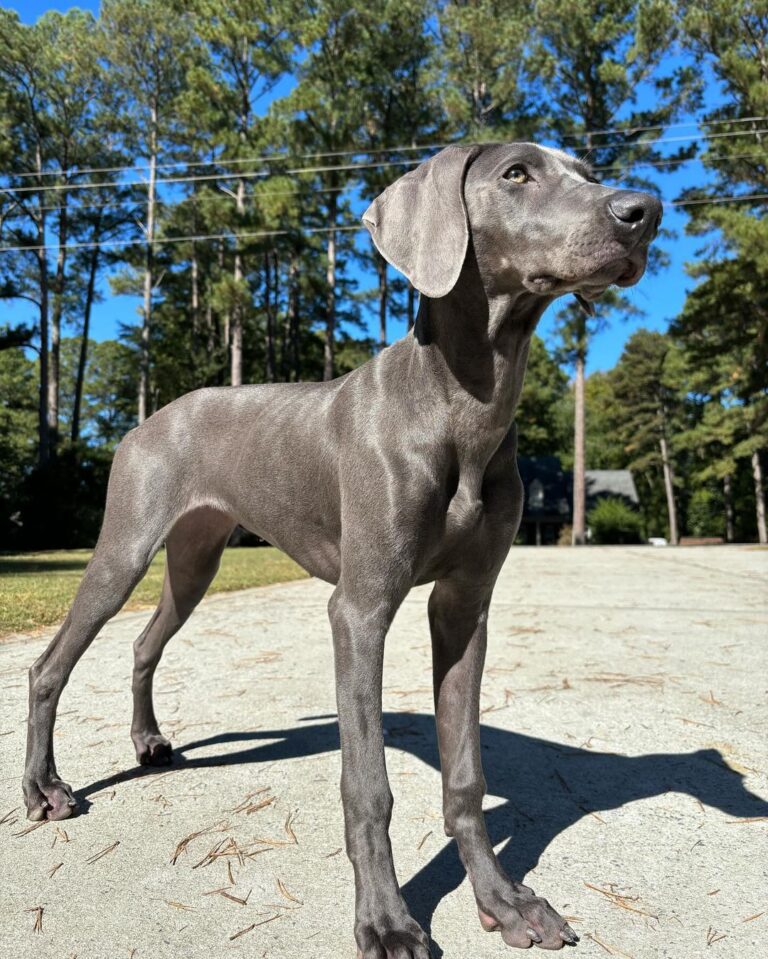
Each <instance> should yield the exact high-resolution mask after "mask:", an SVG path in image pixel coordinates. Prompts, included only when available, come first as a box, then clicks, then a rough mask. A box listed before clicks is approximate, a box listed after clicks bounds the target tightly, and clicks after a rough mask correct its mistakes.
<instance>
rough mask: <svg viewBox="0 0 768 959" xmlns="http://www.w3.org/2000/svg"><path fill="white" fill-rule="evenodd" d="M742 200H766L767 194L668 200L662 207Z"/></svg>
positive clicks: (737, 201)
mask: <svg viewBox="0 0 768 959" xmlns="http://www.w3.org/2000/svg"><path fill="white" fill-rule="evenodd" d="M744 200H750V201H757V200H768V193H741V194H739V195H738V196H721V197H699V198H697V199H695V200H670V201H668V202H667V203H665V204H664V206H699V205H710V204H712V203H742V202H743V201H744Z"/></svg>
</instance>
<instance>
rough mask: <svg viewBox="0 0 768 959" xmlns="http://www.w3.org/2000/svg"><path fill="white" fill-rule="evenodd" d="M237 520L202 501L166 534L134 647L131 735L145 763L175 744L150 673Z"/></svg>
mask: <svg viewBox="0 0 768 959" xmlns="http://www.w3.org/2000/svg"><path fill="white" fill-rule="evenodd" d="M234 525H235V524H234V521H233V520H232V518H231V517H230V516H228V515H227V514H226V513H223V512H221V511H220V510H217V509H213V508H212V507H201V508H199V509H195V510H192V511H191V512H189V513H186V514H185V515H184V516H182V517H181V518H180V519H179V520H178V522H177V523H176V525H175V526H174V527H173V529H172V530H171V532H170V533H169V535H168V539H167V540H166V544H165V549H166V569H165V582H164V584H163V593H162V597H161V599H160V604H159V605H158V607H157V609H156V610H155V613H154V615H153V616H152V619H151V620H150V621H149V623H148V624H147V627H146V628H145V629H144V631H143V632H142V634H141V635H140V636H139V638H138V639H137V640H136V642H135V644H134V647H133V649H134V666H133V722H132V723H131V738H132V739H133V744H134V746H135V747H136V759H137V761H138V762H140V763H141V764H142V765H151V766H162V765H166V764H167V763H169V762H170V761H171V753H172V749H171V744H170V743H169V742H168V740H167V739H166V738H165V737H164V736H163V735H162V734H161V733H160V728H159V727H158V724H157V719H156V718H155V711H154V708H153V705H152V678H153V676H154V674H155V669H156V668H157V664H158V663H159V662H160V657H161V656H162V654H163V649H164V648H165V644H166V643H167V642H168V640H169V639H171V637H172V636H174V635H175V633H177V632H178V630H179V629H180V628H181V627H182V626H183V625H184V623H185V622H186V621H187V619H188V618H189V616H190V615H191V613H192V611H193V610H194V608H195V606H197V604H198V603H199V602H200V600H201V599H202V598H203V596H204V595H205V592H206V590H207V589H208V587H209V586H210V584H211V581H212V580H213V577H214V576H215V575H216V571H217V570H218V568H219V560H220V559H221V554H222V552H223V550H224V547H225V546H226V544H227V540H228V539H229V536H230V534H231V532H232V530H233V528H234Z"/></svg>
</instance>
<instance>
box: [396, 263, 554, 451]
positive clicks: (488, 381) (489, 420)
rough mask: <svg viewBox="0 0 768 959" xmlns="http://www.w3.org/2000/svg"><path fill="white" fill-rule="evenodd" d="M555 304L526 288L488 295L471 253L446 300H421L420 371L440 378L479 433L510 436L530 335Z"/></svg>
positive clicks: (416, 335) (415, 345) (416, 343)
mask: <svg viewBox="0 0 768 959" xmlns="http://www.w3.org/2000/svg"><path fill="white" fill-rule="evenodd" d="M552 299H553V297H543V296H536V295H534V294H531V293H529V292H528V291H526V290H524V289H523V288H522V287H520V288H518V289H512V290H506V291H504V292H496V291H494V292H492V293H489V292H488V289H487V285H486V284H484V283H483V279H482V277H481V274H480V270H479V268H478V266H477V262H476V260H475V258H474V256H473V255H472V254H471V252H470V255H469V256H468V257H467V262H466V263H465V265H464V268H463V270H462V273H461V276H460V277H459V281H458V283H457V284H456V286H455V287H454V289H453V290H452V291H451V292H450V293H449V294H448V295H447V296H444V297H441V298H440V299H429V298H428V297H422V298H421V302H420V304H419V312H418V316H417V318H416V324H415V327H414V332H413V339H412V349H413V350H414V353H415V354H416V356H415V359H416V361H417V363H416V367H417V368H418V369H419V371H420V374H421V375H424V374H426V375H429V376H431V377H434V378H435V380H436V382H437V384H438V386H439V388H440V389H441V391H442V395H443V396H444V397H445V398H446V399H447V400H448V402H449V403H450V404H451V406H452V408H453V409H454V410H455V412H456V413H457V414H458V415H459V416H460V417H461V413H462V412H464V413H466V415H467V417H468V418H469V419H471V422H472V423H473V424H474V429H476V430H483V429H488V430H490V431H492V432H493V433H496V432H498V431H499V430H508V429H509V427H510V426H511V425H512V422H513V419H514V414H515V409H516V407H517V404H518V401H519V399H520V393H521V391H522V387H523V378H524V376H525V367H526V363H527V360H528V348H529V345H530V340H531V336H532V334H533V331H534V329H535V328H536V324H537V322H538V321H539V319H540V317H541V315H542V313H543V312H544V310H545V309H546V308H547V306H548V305H549V304H550V303H551V302H552ZM461 418H462V419H463V417H461Z"/></svg>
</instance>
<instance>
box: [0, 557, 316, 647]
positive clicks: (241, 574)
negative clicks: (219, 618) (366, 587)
mask: <svg viewBox="0 0 768 959" xmlns="http://www.w3.org/2000/svg"><path fill="white" fill-rule="evenodd" d="M90 558H91V550H86V549H78V550H71V551H70V550H61V551H56V552H52V553H6V554H0V639H2V637H3V636H7V635H8V634H9V633H24V632H29V631H31V630H34V629H39V628H40V627H42V626H52V625H54V624H56V623H59V622H61V621H62V620H63V619H64V617H65V616H66V614H67V610H68V609H69V605H70V603H71V602H72V599H73V597H74V595H75V592H76V590H77V587H78V585H79V583H80V579H81V577H82V575H83V570H84V569H85V567H86V565H87V563H88V560H89V559H90ZM164 571H165V552H164V551H163V550H161V551H160V553H158V555H157V556H156V557H155V559H154V561H153V563H152V565H151V566H150V567H149V570H148V571H147V575H146V576H145V577H144V579H143V580H142V581H141V582H140V583H139V585H138V586H137V587H136V589H135V590H134V592H133V595H132V596H131V598H130V599H129V600H128V602H127V603H126V604H125V606H124V609H145V608H147V607H154V606H155V605H156V604H157V601H158V599H159V597H160V589H161V587H162V583H163V574H164ZM306 575H307V574H306V573H305V572H304V570H303V569H302V568H301V567H300V566H297V564H296V563H294V562H293V560H292V559H289V558H288V557H287V556H286V555H285V553H281V552H280V550H278V549H274V548H273V547H271V546H259V547H253V548H249V547H238V548H237V549H226V550H224V555H223V556H222V558H221V568H220V569H219V573H218V575H217V576H216V579H215V580H214V581H213V584H212V586H211V588H210V590H209V592H211V593H217V592H218V593H226V592H230V591H231V590H234V589H248V588H250V587H251V586H268V585H269V584H270V583H285V582H287V581H288V580H292V579H303V578H304V577H306Z"/></svg>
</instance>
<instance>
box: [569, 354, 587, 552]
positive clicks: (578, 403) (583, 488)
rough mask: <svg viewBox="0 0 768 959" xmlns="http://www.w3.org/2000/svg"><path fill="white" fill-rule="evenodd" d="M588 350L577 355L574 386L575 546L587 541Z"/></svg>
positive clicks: (573, 539) (573, 541)
mask: <svg viewBox="0 0 768 959" xmlns="http://www.w3.org/2000/svg"><path fill="white" fill-rule="evenodd" d="M585 366H586V348H585V347H584V346H583V345H580V346H579V349H578V353H577V354H576V378H575V380H574V384H573V404H574V410H573V537H572V543H573V545H574V546H583V545H584V544H585V543H586V541H587V515H586V514H587V485H586V470H585V454H584V368H585Z"/></svg>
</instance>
